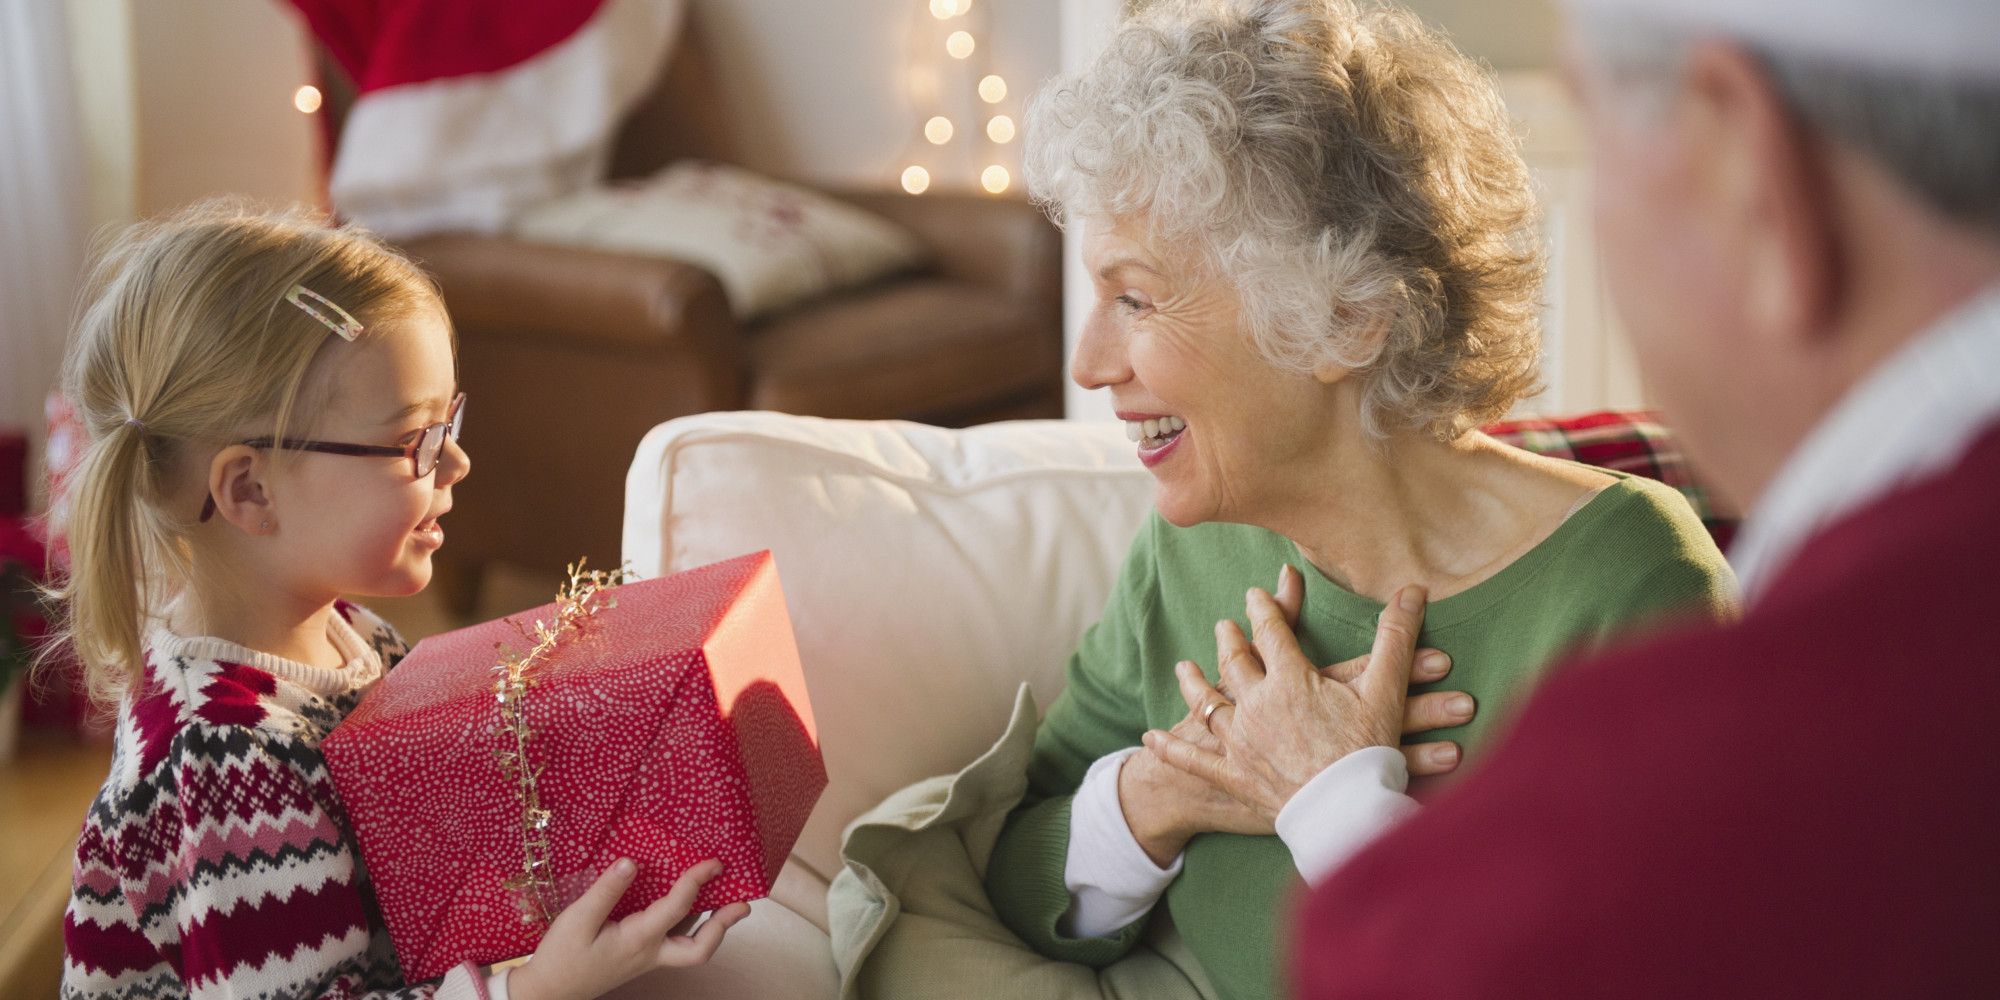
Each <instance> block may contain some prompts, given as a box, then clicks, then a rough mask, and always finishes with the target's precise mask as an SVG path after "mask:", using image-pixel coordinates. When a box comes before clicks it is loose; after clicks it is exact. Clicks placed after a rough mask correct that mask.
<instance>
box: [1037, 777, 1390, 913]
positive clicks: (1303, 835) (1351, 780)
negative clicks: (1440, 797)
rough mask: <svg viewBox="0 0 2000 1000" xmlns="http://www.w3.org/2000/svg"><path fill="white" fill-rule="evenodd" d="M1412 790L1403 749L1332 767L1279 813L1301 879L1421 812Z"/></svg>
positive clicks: (1311, 879)
mask: <svg viewBox="0 0 2000 1000" xmlns="http://www.w3.org/2000/svg"><path fill="white" fill-rule="evenodd" d="M1409 786H1410V771H1409V765H1408V764H1407V763H1406V762H1405V761H1404V760H1403V752H1402V751H1401V750H1398V749H1396V748H1395V747H1379V746H1378V747H1363V748H1362V749H1360V750H1356V751H1354V752H1353V753H1350V754H1348V755H1347V756H1345V757H1342V758H1340V759H1339V760H1337V761H1334V762H1333V763H1332V764H1329V765H1327V768H1326V770H1324V771H1321V772H1320V773H1318V774H1316V775H1314V776H1313V779H1312V780H1311V781H1308V782H1306V783H1305V785H1304V787H1301V788H1300V789H1299V790H1298V791H1297V792H1295V793H1293V794H1292V798H1291V801H1289V802H1287V803H1285V807H1284V808H1283V809H1280V810H1279V811H1278V819H1277V823H1276V826H1277V828H1278V839H1279V840H1282V841H1284V842H1285V847H1286V848H1288V849H1289V850H1290V851H1291V852H1292V864H1293V865H1295V866H1296V867H1297V868H1298V870H1299V874H1300V875H1302V876H1304V877H1305V880H1306V882H1307V883H1309V884H1315V885H1316V884H1318V883H1319V882H1320V881H1321V880H1322V879H1324V878H1326V877H1327V876H1328V875H1331V874H1333V871H1334V869H1336V868H1339V867H1340V866H1341V865H1342V864H1344V863H1346V861H1347V859H1348V858H1351V857H1353V856H1354V855H1355V854H1358V853H1360V851H1361V849H1362V848H1364V847H1367V846H1368V845H1369V843H1371V842H1372V841H1374V839H1375V838H1376V837H1377V836H1379V835H1380V834H1381V833H1382V831H1384V830H1387V829H1388V828H1389V827H1391V826H1394V825H1396V822H1397V821H1399V820H1401V819H1402V818H1403V817H1405V816H1408V815H1409V814H1411V813H1413V812H1415V811H1416V810H1417V801H1416V800H1415V799H1412V798H1410V797H1409V796H1408V795H1405V794H1403V790H1404V789H1406V788H1408V787H1409ZM1071 850H1072V852H1074V850H1075V848H1074V847H1072V848H1071Z"/></svg>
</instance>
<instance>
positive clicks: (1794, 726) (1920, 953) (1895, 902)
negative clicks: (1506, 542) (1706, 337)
mask: <svg viewBox="0 0 2000 1000" xmlns="http://www.w3.org/2000/svg"><path fill="white" fill-rule="evenodd" d="M1997 573H2000V430H1993V431H1989V433H1988V434H1987V435H1986V437H1985V438H1984V439H1983V440H1981V441H1980V442H1979V443H1977V444H1976V445H1975V446H1974V447H1973V449H1972V450H1971V451H1970V452H1969V453H1968V455H1967V456H1966V457H1965V458H1964V459H1963V460H1962V462H1961V463H1960V464H1959V465H1958V466H1957V467H1956V468H1955V469H1954V470H1952V471H1951V472H1949V473H1947V474H1945V475H1943V476H1941V477H1938V478H1935V479H1932V480H1929V481H1927V482H1924V483H1921V484H1918V485H1916V486H1913V487H1911V488H1908V489H1905V490H1903V491H1901V492H1899V493H1897V494H1896V495H1893V496H1891V497H1889V498H1887V499H1884V500H1882V501H1880V502H1878V503H1875V504H1873V505H1871V506H1870V507H1868V508H1866V509H1864V510H1862V511H1860V512H1858V513H1856V514H1855V515H1853V516H1852V517H1849V518H1847V519H1845V520H1843V521H1842V522H1841V523H1839V524H1837V525H1835V526H1833V527H1832V528H1830V529H1828V530H1827V531H1825V532H1823V533H1822V534H1821V535H1820V536H1818V537H1817V538H1815V539H1814V540H1812V541H1811V542H1810V543H1809V544H1808V545H1807V547H1806V548H1805V550H1804V551H1803V552H1802V554H1801V555H1800V556H1799V557H1798V558H1797V559H1796V560H1795V561H1794V562H1793V563H1792V564H1791V565H1790V566H1789V567H1788V568H1787V569H1786V570H1785V571H1784V573H1783V575H1782V576H1781V577H1780V578H1778V579H1777V580H1775V581H1773V586H1772V587H1771V589H1770V590H1769V591H1768V592H1767V593H1766V594H1765V595H1764V597H1763V598H1762V599H1761V600H1760V602H1759V603H1758V604H1757V605H1756V606H1754V607H1753V608H1752V609H1751V611H1750V613H1749V614H1748V616H1747V617H1746V618H1744V619H1743V620H1742V621H1741V622H1739V623H1737V624H1735V625H1731V626H1725V627H1720V628H1710V629H1706V630H1703V631H1699V632H1695V633H1690V634H1685V635H1682V636H1680V637H1678V638H1673V639H1668V640H1666V641H1662V642H1659V643H1656V644H1652V645H1649V646H1646V647H1644V648H1639V649H1634V650H1631V651H1629V652H1627V653H1625V654H1623V655H1613V656H1608V657H1603V658H1600V659H1598V660H1596V661H1595V662H1592V663H1589V664H1586V665H1579V666H1577V667H1575V668H1574V669H1571V670H1568V671H1566V672H1564V673H1563V674H1561V675H1559V676H1558V679H1557V680H1556V681H1555V682H1553V683H1551V684H1549V685H1548V686H1546V687H1545V688H1544V689H1543V691H1542V693H1541V695H1540V696H1539V697H1537V698H1536V699H1535V700H1534V701H1533V702H1532V703H1531V704H1530V706H1529V708H1528V709H1527V711H1526V712H1524V713H1523V715H1522V717H1521V719H1520V721H1519V724H1518V726H1517V728H1516V729H1515V731H1514V732H1513V734H1512V735H1511V736H1510V737H1509V739H1508V740H1507V742H1506V743H1505V744H1504V745H1503V746H1501V748H1500V749H1499V750H1498V751H1497V752H1495V753H1493V754H1492V755H1491V756H1489V757H1488V758H1487V759H1486V761H1485V762H1484V763H1483V765H1482V766H1481V768H1480V769H1479V771H1478V772H1477V773H1475V774H1473V775H1470V776H1468V780H1466V781H1465V782H1463V783H1462V784H1460V785H1459V786H1457V787H1456V788H1455V789H1453V790H1452V791H1451V792H1449V793H1447V794H1446V795H1444V796H1443V797H1441V798H1440V799H1439V800H1438V801H1437V802H1435V803H1434V804H1432V805H1431V806H1429V807H1428V808H1427V809H1426V810H1425V811H1424V812H1423V813H1422V814H1421V815H1419V816H1418V817H1416V818H1415V819H1414V820H1413V821H1411V822H1410V823H1408V824H1406V825H1404V826H1402V827H1400V828H1398V829H1397V830H1396V831H1395V832H1394V833H1392V834H1390V835H1389V836H1388V837H1386V838H1384V839H1383V840H1382V841H1381V842H1380V843H1378V844H1377V845H1375V847H1373V848H1372V849H1370V850H1368V851H1366V852H1364V853H1363V854H1362V855H1360V856H1359V857H1357V858H1356V859H1355V860H1354V861H1353V862H1351V863H1350V864H1349V865H1348V866H1347V867H1345V868H1343V869H1342V870H1341V871H1340V872H1339V873H1338V874H1337V875H1335V876H1334V877H1333V878H1332V879H1330V880H1329V881H1328V883H1327V884H1326V885H1324V886H1322V887H1321V888H1320V890H1319V891H1318V892H1317V893H1316V894H1315V895H1314V896H1313V897H1312V898H1311V900H1310V901H1309V902H1308V903H1307V905H1306V906H1305V908H1304V910H1303V911H1302V912H1301V914H1300V917H1299V920H1298V922H1297V923H1298V932H1299V933H1298V936H1297V939H1296V940H1295V942H1294V948H1293V953H1294V955H1295V960H1294V965H1293V971H1294V974H1295V975H1296V977H1297V979H1296V982H1297V983H1298V986H1299V988H1298V994H1299V995H1300V996H1302V997H1307V998H1312V1000H1319V998H1333V997H1537V998H1545V997H1583V996H1589V997H1611V996H1616V997H1703V998H1727V997H1744V998H1750V997H1755V998H1759V1000H1768V998H1770V997H1775V996H1809V997H1815V998H1822V1000H1824V998H1829V997H1856V998H1859V997H1871V998H1872V997H1889V996H1895V997H1909V996H1940V997H1968V996H1990V995H1993V994H1994V993H1995V992H1996V991H2000V960H1996V958H1995V954H1996V951H1995V949H1996V942H2000V864H1996V862H1995V860H1994V854H1995V851H1996V850H2000V748H1996V746H1995V744H1994V741H1993V737H1992V733H1993V732H1994V728H1995V724H1996V720H2000V577H1996V574H1997ZM1465 667H1476V665H1474V664H1466V665H1462V666H1461V669H1464V668H1465Z"/></svg>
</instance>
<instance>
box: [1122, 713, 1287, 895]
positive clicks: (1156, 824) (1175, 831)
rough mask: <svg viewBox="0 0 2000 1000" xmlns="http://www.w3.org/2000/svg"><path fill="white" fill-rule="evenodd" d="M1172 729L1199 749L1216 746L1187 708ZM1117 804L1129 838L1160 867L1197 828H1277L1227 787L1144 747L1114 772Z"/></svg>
mask: <svg viewBox="0 0 2000 1000" xmlns="http://www.w3.org/2000/svg"><path fill="white" fill-rule="evenodd" d="M1172 732H1173V733H1174V735H1175V738H1177V739H1181V740H1186V741H1187V742H1189V743H1190V744H1192V745H1195V746H1200V747H1202V748H1204V749H1205V750H1209V751H1211V752H1213V751H1219V750H1220V749H1221V744H1220V743H1218V742H1217V741H1216V739H1215V737H1214V736H1213V735H1212V734H1210V733H1209V732H1208V730H1206V729H1204V728H1202V724H1201V720H1200V719H1198V718H1196V717H1195V716H1194V714H1193V713H1189V714H1188V716H1187V717H1186V718H1183V719H1182V720H1181V721H1179V722H1177V723H1175V724H1174V728H1173V730H1172ZM1118 804H1119V807H1120V808H1121V809H1122V810H1123V811H1124V814H1125V825H1126V826H1128V827H1130V828H1131V829H1132V837H1133V839H1134V840H1137V841H1138V842H1139V846H1140V847H1141V848H1143V849H1144V850H1145V852H1146V856H1147V857H1149V858H1151V859H1152V860H1153V863H1154V864H1156V865H1158V866H1160V867H1161V868H1165V867H1167V866H1168V865H1171V864H1173V862H1174V859H1175V858H1177V857H1179V856H1180V853H1181V851H1182V850H1184V849H1186V847H1187V842H1188V841H1189V840H1190V839H1192V838H1193V837H1194V835H1195V834H1198V833H1241V834H1248V835H1250V836H1270V835H1272V834H1274V833H1276V832H1277V831H1276V830H1275V829H1274V828H1273V827H1272V826H1271V821H1270V820H1269V819H1267V818H1265V817H1263V816H1260V815H1258V814H1257V812H1256V811H1255V810H1253V809H1251V808H1250V807H1249V806H1246V805H1244V804H1243V803H1241V802H1239V801H1237V800H1236V799H1235V797H1233V796H1231V795H1230V794H1229V793H1228V792H1225V791H1223V790H1222V789H1220V788H1217V787H1216V786H1214V785H1211V784H1209V783H1208V782H1206V781H1203V780H1201V779H1200V778H1197V777H1195V776H1194V775H1192V774H1189V773H1187V772H1186V771H1182V770H1180V769H1179V768H1175V767H1171V766H1169V765H1167V764H1166V763H1164V762H1162V761H1161V760H1160V759H1159V758H1158V757H1155V756H1154V755H1152V754H1150V753H1146V752H1144V751H1141V752H1139V753H1135V754H1133V755H1132V756H1130V757H1127V758H1125V763H1124V765H1123V766H1122V767H1121V768H1120V770H1119V772H1118Z"/></svg>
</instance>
